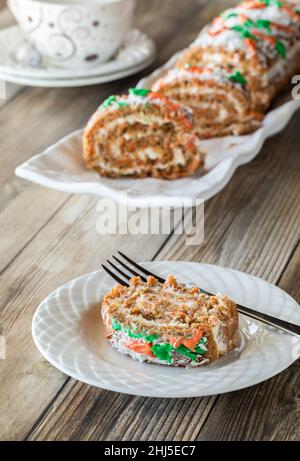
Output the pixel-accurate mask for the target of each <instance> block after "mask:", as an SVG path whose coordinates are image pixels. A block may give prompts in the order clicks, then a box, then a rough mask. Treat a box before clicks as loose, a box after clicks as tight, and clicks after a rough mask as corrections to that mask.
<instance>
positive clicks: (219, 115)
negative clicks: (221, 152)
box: [153, 66, 263, 138]
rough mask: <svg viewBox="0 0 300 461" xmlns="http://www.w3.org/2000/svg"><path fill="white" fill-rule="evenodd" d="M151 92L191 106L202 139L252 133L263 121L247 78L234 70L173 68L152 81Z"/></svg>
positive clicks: (210, 67)
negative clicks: (159, 93)
mask: <svg viewBox="0 0 300 461" xmlns="http://www.w3.org/2000/svg"><path fill="white" fill-rule="evenodd" d="M153 90H154V91H159V92H161V93H163V94H165V95H166V96H168V97H170V98H172V99H175V100H177V101H179V102H180V103H182V104H184V105H186V106H189V107H192V109H193V112H194V118H195V126H196V132H197V134H198V135H199V136H200V137H201V138H212V137H215V136H226V135H241V134H245V133H251V132H252V131H254V130H256V129H257V128H258V127H259V126H260V124H261V120H262V118H263V112H259V111H256V110H255V108H254V107H253V101H252V98H251V93H250V92H249V91H248V89H247V80H246V78H245V77H244V76H243V75H242V74H241V73H240V72H239V71H238V70H236V69H235V70H234V71H233V72H228V71H226V70H224V69H223V68H219V67H215V66H206V67H187V68H183V69H173V70H171V71H170V72H168V73H167V75H166V76H165V77H163V78H162V79H160V80H158V81H157V82H155V84H154V86H153Z"/></svg>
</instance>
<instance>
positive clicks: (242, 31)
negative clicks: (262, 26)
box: [230, 25, 256, 40]
mask: <svg viewBox="0 0 300 461" xmlns="http://www.w3.org/2000/svg"><path fill="white" fill-rule="evenodd" d="M230 29H231V30H235V31H236V32H240V34H241V35H242V37H243V38H252V39H254V40H256V37H255V35H253V34H251V32H249V30H248V29H247V27H245V26H240V25H236V26H232V27H230Z"/></svg>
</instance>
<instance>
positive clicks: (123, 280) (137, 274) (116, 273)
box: [102, 251, 165, 287]
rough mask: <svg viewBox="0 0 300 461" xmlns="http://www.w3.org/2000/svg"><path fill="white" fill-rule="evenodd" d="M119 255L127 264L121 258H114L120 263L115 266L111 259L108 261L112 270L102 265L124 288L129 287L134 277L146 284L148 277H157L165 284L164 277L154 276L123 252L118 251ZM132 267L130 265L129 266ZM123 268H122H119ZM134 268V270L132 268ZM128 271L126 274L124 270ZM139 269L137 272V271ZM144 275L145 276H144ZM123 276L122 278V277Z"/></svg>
mask: <svg viewBox="0 0 300 461" xmlns="http://www.w3.org/2000/svg"><path fill="white" fill-rule="evenodd" d="M118 254H119V255H120V256H121V257H122V258H123V259H125V261H126V262H124V261H123V260H122V259H120V258H117V257H116V256H112V258H113V259H114V261H116V262H117V263H118V265H116V264H114V263H113V262H112V261H110V260H109V259H107V260H106V262H107V263H108V264H109V265H110V266H111V267H112V269H114V270H112V269H110V268H108V267H107V266H105V265H104V264H102V267H103V269H104V270H105V272H107V273H108V274H109V275H110V276H111V277H112V278H114V279H115V280H116V281H117V282H118V283H120V284H121V285H124V286H127V287H128V286H129V284H128V280H130V279H131V278H132V277H140V278H141V280H143V282H146V281H147V278H146V277H145V275H146V276H153V277H155V278H156V279H157V280H158V281H159V282H161V283H164V282H165V279H163V278H162V277H159V276H158V275H156V274H153V273H152V272H150V271H148V270H147V269H145V268H144V267H142V266H140V265H139V264H137V263H136V262H135V261H133V260H132V259H130V258H129V257H128V256H126V255H125V254H124V253H121V251H118ZM128 263H129V264H130V265H129V264H128ZM119 266H121V268H122V269H121V268H120V267H119ZM131 266H133V267H134V269H133V268H132V267H131ZM123 269H125V270H126V272H124V270H123ZM136 269H137V270H136ZM143 274H144V275H143ZM120 276H121V277H120Z"/></svg>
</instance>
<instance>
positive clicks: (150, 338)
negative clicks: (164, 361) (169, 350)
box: [143, 335, 158, 343]
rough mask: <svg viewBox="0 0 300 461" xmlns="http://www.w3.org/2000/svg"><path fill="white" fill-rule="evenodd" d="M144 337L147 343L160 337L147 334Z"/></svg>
mask: <svg viewBox="0 0 300 461" xmlns="http://www.w3.org/2000/svg"><path fill="white" fill-rule="evenodd" d="M143 339H144V341H146V343H153V341H155V340H156V339H158V336H157V335H145V336H143Z"/></svg>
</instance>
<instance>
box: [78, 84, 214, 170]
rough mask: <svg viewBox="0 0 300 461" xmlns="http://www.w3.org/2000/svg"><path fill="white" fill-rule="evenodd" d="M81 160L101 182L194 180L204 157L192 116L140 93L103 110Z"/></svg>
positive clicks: (91, 128)
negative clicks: (127, 178) (104, 178)
mask: <svg viewBox="0 0 300 461" xmlns="http://www.w3.org/2000/svg"><path fill="white" fill-rule="evenodd" d="M83 155H84V161H85V164H86V166H87V167H88V168H95V169H96V170H97V171H98V172H99V173H100V174H101V175H103V176H108V177H112V178H116V177H121V176H131V177H137V178H144V177H146V176H152V177H154V178H164V179H176V178H180V177H182V176H187V175H191V174H193V173H194V172H195V171H196V170H197V169H199V168H201V167H203V165H204V157H205V155H204V153H203V151H202V150H201V148H200V145H199V138H198V137H197V136H196V135H195V133H194V121H193V114H192V110H191V109H188V108H185V107H184V106H182V105H180V104H179V103H178V102H176V101H172V100H171V99H169V98H167V97H165V96H164V95H162V94H159V93H154V92H152V91H150V90H143V89H137V88H135V89H131V90H129V94H128V95H125V96H111V97H110V98H108V99H107V100H106V101H105V102H104V103H103V104H102V106H100V108H99V110H98V111H97V112H96V113H95V114H94V115H93V117H92V118H91V120H90V122H89V123H88V125H87V128H86V130H85V133H84V137H83Z"/></svg>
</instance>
